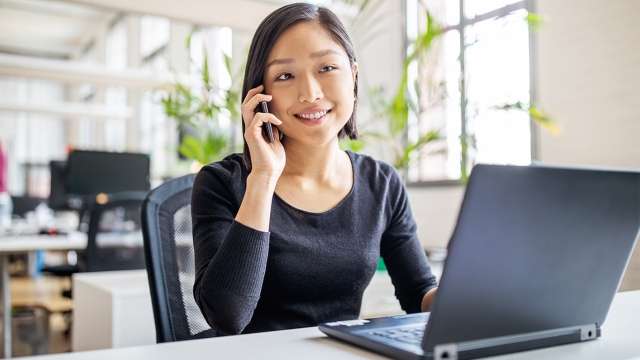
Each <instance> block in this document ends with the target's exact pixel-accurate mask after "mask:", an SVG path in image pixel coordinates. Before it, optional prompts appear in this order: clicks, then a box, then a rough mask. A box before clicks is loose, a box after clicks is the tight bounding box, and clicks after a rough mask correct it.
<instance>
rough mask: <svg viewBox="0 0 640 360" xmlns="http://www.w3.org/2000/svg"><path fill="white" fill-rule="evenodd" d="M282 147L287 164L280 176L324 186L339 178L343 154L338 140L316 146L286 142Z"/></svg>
mask: <svg viewBox="0 0 640 360" xmlns="http://www.w3.org/2000/svg"><path fill="white" fill-rule="evenodd" d="M287 140H291V139H287ZM284 147H285V151H286V153H287V162H286V164H285V167H284V171H283V173H282V175H284V176H287V177H291V178H301V180H307V181H312V182H317V183H325V184H333V183H335V182H336V180H337V179H339V178H340V177H339V176H338V175H339V174H340V171H341V169H342V168H343V164H344V163H343V160H344V158H343V156H344V152H343V151H342V150H341V149H340V145H339V142H338V138H335V139H334V140H332V141H331V142H329V143H327V144H323V145H317V146H315V145H308V144H301V143H296V142H292V141H286V142H285V144H284Z"/></svg>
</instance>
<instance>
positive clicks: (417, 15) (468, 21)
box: [407, 0, 532, 184]
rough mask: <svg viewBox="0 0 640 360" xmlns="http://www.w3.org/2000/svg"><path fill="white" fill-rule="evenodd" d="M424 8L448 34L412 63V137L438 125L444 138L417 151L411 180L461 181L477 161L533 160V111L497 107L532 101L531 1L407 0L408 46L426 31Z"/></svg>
mask: <svg viewBox="0 0 640 360" xmlns="http://www.w3.org/2000/svg"><path fill="white" fill-rule="evenodd" d="M427 10H428V11H429V13H430V14H431V15H432V16H433V17H434V18H435V19H436V21H437V22H438V23H439V24H440V25H441V27H442V28H443V34H442V35H440V36H439V37H437V38H436V40H434V42H433V44H432V46H431V48H430V49H429V50H428V51H427V52H426V53H425V54H423V55H422V56H421V57H420V58H419V59H418V60H417V61H416V62H415V63H414V64H412V67H410V68H409V84H415V87H414V86H410V87H412V88H413V89H411V90H410V96H412V97H413V99H414V100H415V101H416V103H417V104H418V106H419V109H420V111H419V114H412V115H410V118H409V124H408V129H407V137H408V139H409V140H410V141H411V140H413V141H415V140H417V138H418V136H419V134H424V133H425V132H426V131H429V130H438V131H439V132H440V134H441V136H442V139H441V140H438V141H436V142H433V143H430V144H428V145H426V146H425V147H423V148H422V149H421V150H420V151H419V152H418V153H416V154H414V157H413V158H412V160H411V162H410V165H409V169H408V173H407V175H408V178H407V179H408V181H409V182H410V183H425V184H429V183H433V182H438V181H442V180H445V181H446V180H459V179H462V178H464V177H465V176H466V175H467V174H468V172H469V171H470V170H471V167H472V165H473V164H475V163H479V162H482V163H494V164H518V165H524V164H529V163H530V162H531V156H532V155H531V125H530V119H529V115H528V113H527V112H526V111H520V112H518V111H504V110H501V109H499V107H500V106H503V105H507V104H515V103H517V102H521V103H529V101H530V79H529V74H530V72H529V27H528V23H527V21H526V19H527V14H528V11H527V1H514V0H455V1H454V0H435V1H429V0H424V1H418V0H408V1H407V39H408V43H409V44H412V43H413V41H414V40H415V39H416V37H417V36H418V34H420V33H422V32H424V31H425V30H426V28H427V27H426V25H427ZM461 10H462V11H461ZM408 51H411V46H409V49H408ZM463 169H464V170H463Z"/></svg>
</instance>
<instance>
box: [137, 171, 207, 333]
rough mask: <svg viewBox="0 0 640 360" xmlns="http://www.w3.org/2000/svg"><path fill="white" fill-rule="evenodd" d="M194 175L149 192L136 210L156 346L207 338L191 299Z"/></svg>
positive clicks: (170, 181) (205, 328) (205, 329)
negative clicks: (140, 212) (154, 327)
mask: <svg viewBox="0 0 640 360" xmlns="http://www.w3.org/2000/svg"><path fill="white" fill-rule="evenodd" d="M194 178H195V175H186V176H183V177H180V178H176V179H173V180H169V181H167V182H166V183H164V184H162V185H160V186H159V187H157V188H155V189H153V190H152V191H151V192H149V194H148V195H147V198H146V199H145V200H144V203H143V205H142V232H143V235H144V249H145V256H146V260H147V274H148V276H149V287H150V290H151V302H152V304H153V315H154V319H155V324H156V339H157V341H158V342H159V343H161V342H170V341H179V340H189V339H194V338H202V337H211V336H214V335H215V332H214V331H213V330H212V329H211V328H210V327H209V325H208V324H207V322H206V320H205V319H204V317H203V316H202V313H201V312H200V308H198V306H197V304H196V302H195V299H194V297H193V282H194V279H195V262H194V254H193V236H192V233H191V188H192V187H193V180H194Z"/></svg>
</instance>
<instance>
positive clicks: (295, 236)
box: [191, 151, 437, 335]
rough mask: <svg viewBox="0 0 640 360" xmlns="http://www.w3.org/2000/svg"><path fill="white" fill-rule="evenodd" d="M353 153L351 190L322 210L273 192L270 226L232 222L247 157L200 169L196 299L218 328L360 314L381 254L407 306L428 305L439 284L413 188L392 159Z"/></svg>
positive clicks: (247, 329) (242, 329) (260, 327)
mask: <svg viewBox="0 0 640 360" xmlns="http://www.w3.org/2000/svg"><path fill="white" fill-rule="evenodd" d="M347 153H348V155H349V158H350V160H351V163H352V168H353V172H354V173H353V176H354V177H353V178H354V181H353V186H352V188H351V191H350V192H349V194H348V195H347V196H346V197H345V198H344V199H343V200H342V201H340V202H339V203H338V204H337V205H336V206H335V207H334V208H332V209H330V210H328V211H325V212H322V213H311V212H307V211H304V210H301V209H297V208H295V207H293V206H292V205H289V204H288V203H286V202H285V201H284V200H282V199H281V198H280V197H278V195H276V194H274V196H273V203H272V208H271V217H270V225H269V232H263V231H258V230H255V229H252V228H250V227H248V226H245V225H243V224H241V223H239V222H236V221H235V220H234V218H235V216H236V213H237V212H238V209H239V208H240V204H241V203H242V198H243V195H244V192H245V188H246V180H247V175H248V173H247V169H246V167H245V166H244V164H243V161H242V155H241V154H232V155H229V156H227V157H226V158H225V159H223V160H221V161H218V162H215V163H212V164H209V165H207V166H205V167H203V168H202V169H201V171H200V172H199V174H198V176H197V177H196V180H195V183H194V187H193V195H192V202H191V205H192V206H191V212H192V219H193V241H194V250H195V265H196V278H195V284H194V296H195V299H196V302H197V303H198V306H199V307H200V309H201V310H202V313H203V315H204V317H205V318H206V319H207V322H208V323H209V324H210V325H211V327H212V328H213V329H214V330H215V331H216V332H217V333H218V334H220V335H223V334H239V333H251V332H260V331H270V330H281V329H288V328H297V327H305V326H315V325H318V324H319V323H322V322H329V321H336V320H347V319H355V318H357V317H358V316H359V313H360V307H361V302H362V294H363V292H364V290H365V288H366V287H367V285H368V284H369V282H370V281H371V278H372V276H373V274H374V272H375V270H376V265H377V260H378V257H379V256H382V258H383V259H384V262H385V265H386V267H387V270H388V272H389V275H390V276H391V280H392V282H393V284H394V287H395V295H396V297H397V298H398V300H399V301H400V305H401V307H402V309H403V310H404V311H406V312H408V313H412V312H419V311H420V305H421V301H422V297H423V296H424V294H425V293H426V292H427V291H429V290H430V289H431V288H433V287H435V286H436V285H437V284H436V279H435V277H434V276H433V274H432V273H431V269H430V267H429V265H428V263H427V258H426V256H425V253H424V251H423V248H422V246H421V244H420V242H419V241H418V238H417V236H416V224H415V221H414V218H413V215H412V213H411V209H410V206H409V200H408V197H407V193H406V189H405V187H404V185H403V183H402V181H401V179H400V177H399V176H398V174H397V173H396V171H395V170H394V169H393V168H392V167H391V166H390V165H388V164H386V163H385V162H382V161H379V160H375V159H373V158H372V157H370V156H367V155H362V154H358V153H353V152H350V151H347Z"/></svg>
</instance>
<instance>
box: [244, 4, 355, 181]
mask: <svg viewBox="0 0 640 360" xmlns="http://www.w3.org/2000/svg"><path fill="white" fill-rule="evenodd" d="M303 21H317V22H318V23H319V24H320V25H321V26H322V27H324V28H325V30H327V31H328V32H329V34H330V35H331V36H332V37H333V39H334V40H335V41H336V42H337V43H338V44H340V46H342V48H343V49H344V51H345V52H346V53H347V56H348V57H349V63H350V64H351V65H352V66H353V64H354V63H355V62H356V55H355V51H354V48H353V44H352V42H351V38H350V37H349V35H348V34H347V30H346V29H345V28H344V25H342V22H340V20H339V19H338V17H337V16H336V15H335V14H334V13H333V12H332V11H331V10H329V9H327V8H324V7H320V6H316V5H313V4H306V3H295V4H289V5H285V6H283V7H281V8H279V9H277V10H275V11H274V12H272V13H271V14H269V15H268V16H267V17H266V18H265V19H264V20H262V22H261V23H260V25H259V26H258V29H257V30H256V32H255V34H254V35H253V40H252V41H251V47H250V48H249V55H248V58H247V65H246V67H245V71H244V82H243V84H242V97H241V99H242V100H244V98H245V97H246V96H247V93H248V92H249V90H251V89H253V88H254V87H256V86H259V85H260V84H262V81H263V78H264V72H265V67H266V65H267V57H268V56H269V53H270V52H271V49H272V48H273V46H274V45H275V43H276V41H277V40H278V38H279V37H280V35H282V33H283V32H285V30H287V29H288V28H290V27H291V26H293V25H295V24H297V23H300V22H303ZM357 76H358V75H357V74H356V81H355V86H354V96H355V101H354V104H353V113H352V114H351V118H349V121H347V123H346V124H345V126H344V127H343V128H342V129H341V130H340V132H339V133H338V137H339V138H343V137H345V136H348V137H349V138H350V139H357V137H358V130H357V128H356V109H357V104H358V77H357ZM244 132H245V125H244V121H242V134H243V139H244ZM244 163H245V165H246V167H247V169H248V170H249V172H250V171H251V154H250V153H249V147H248V146H247V140H246V139H245V140H244Z"/></svg>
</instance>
